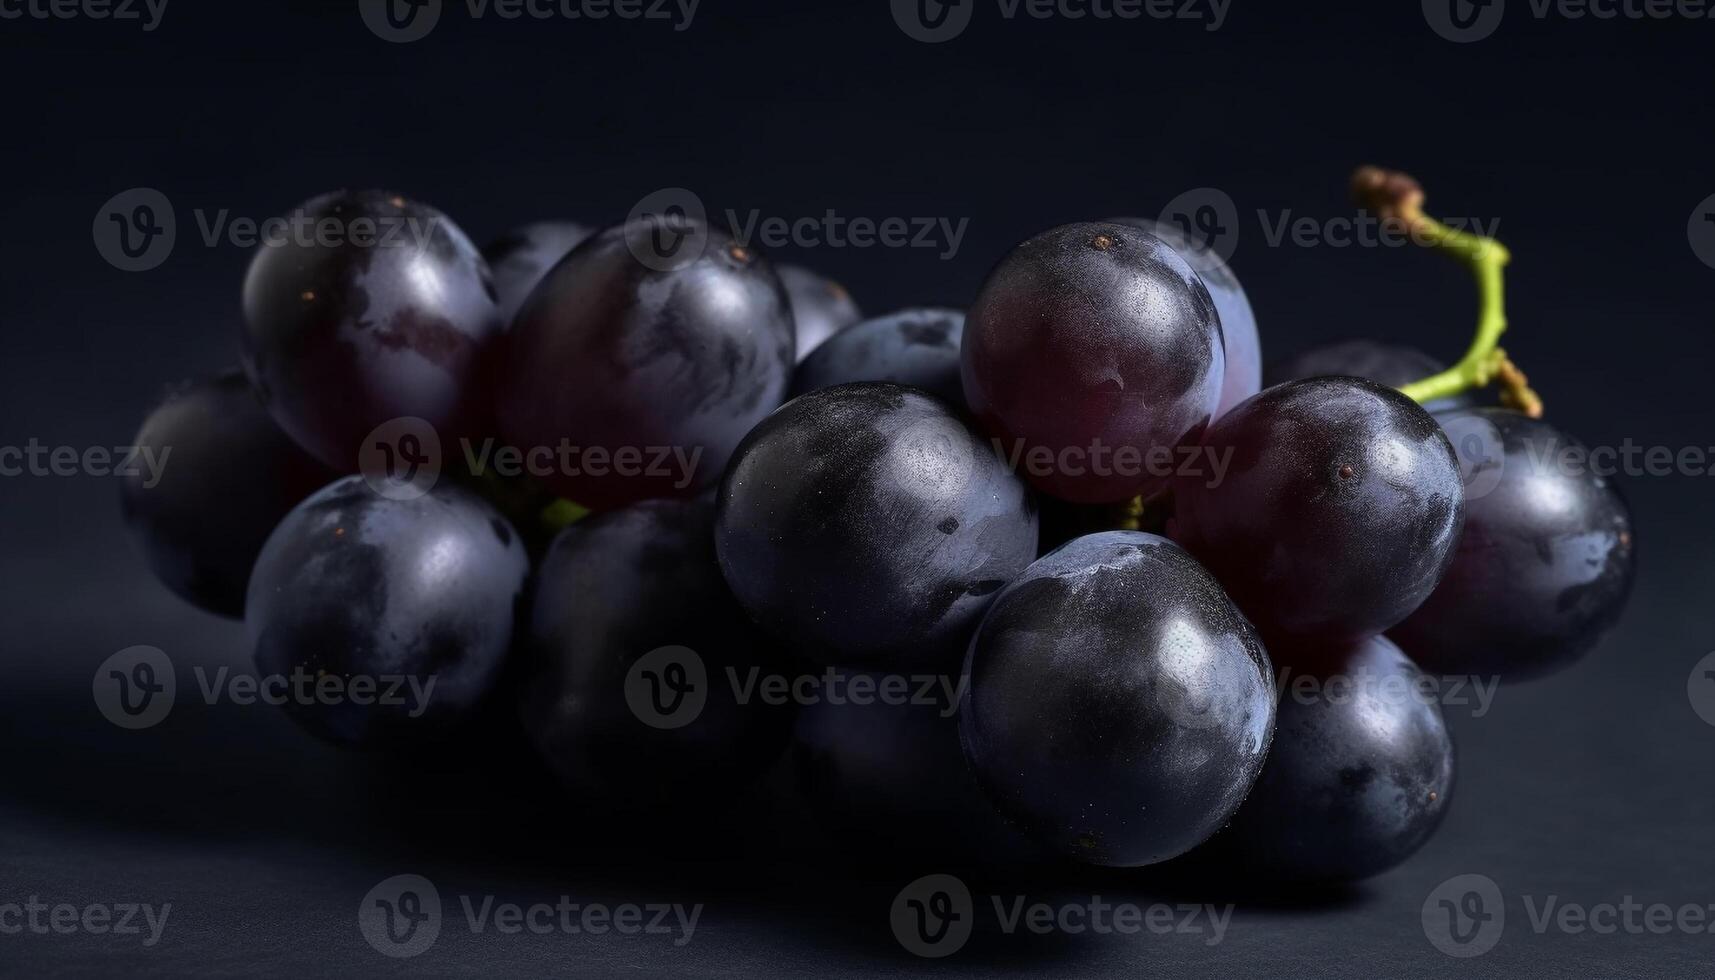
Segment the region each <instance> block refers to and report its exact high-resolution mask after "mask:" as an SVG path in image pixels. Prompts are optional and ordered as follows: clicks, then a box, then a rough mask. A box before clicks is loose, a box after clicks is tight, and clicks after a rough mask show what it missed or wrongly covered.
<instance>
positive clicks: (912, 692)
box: [792, 671, 1035, 863]
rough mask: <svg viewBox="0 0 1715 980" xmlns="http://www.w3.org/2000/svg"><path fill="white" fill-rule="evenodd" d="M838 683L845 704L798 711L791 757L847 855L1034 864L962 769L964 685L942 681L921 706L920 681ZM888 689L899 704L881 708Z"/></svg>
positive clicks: (849, 676)
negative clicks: (851, 851) (961, 701)
mask: <svg viewBox="0 0 1715 980" xmlns="http://www.w3.org/2000/svg"><path fill="white" fill-rule="evenodd" d="M839 676H840V684H841V686H840V687H839V688H838V689H837V691H838V694H837V697H838V700H835V696H834V695H830V696H824V697H822V698H821V699H819V700H817V701H815V702H814V703H812V704H809V705H806V706H805V707H804V708H803V710H802V711H800V713H799V715H798V725H797V729H796V736H795V739H794V744H793V753H792V754H793V763H794V765H793V772H794V775H795V777H796V780H797V784H798V787H799V789H800V791H801V792H803V793H804V795H805V796H806V797H807V798H808V799H809V801H810V802H811V804H812V806H813V807H814V809H815V812H816V815H817V818H818V820H820V821H821V822H822V824H823V826H824V827H825V828H826V829H827V830H828V831H829V833H830V835H831V836H832V837H833V838H834V839H836V840H837V841H839V843H840V846H841V847H842V848H853V849H857V850H859V851H861V852H862V853H863V854H864V855H865V856H872V855H873V856H882V857H886V858H894V859H896V858H899V857H913V858H930V857H933V858H935V859H937V860H943V861H945V860H958V859H964V860H970V861H981V862H983V863H990V862H995V861H1007V862H1020V861H1027V860H1030V859H1031V858H1032V857H1034V856H1035V854H1034V850H1033V848H1032V847H1031V846H1030V845H1029V843H1028V842H1026V841H1025V840H1024V839H1023V838H1022V837H1021V836H1020V835H1019V834H1018V832H1017V831H1016V830H1014V829H1013V828H1012V827H1010V826H1008V825H1007V824H1006V823H1005V822H1004V821H1003V820H1002V819H1001V817H1000V815H999V814H998V813H997V812H995V809H994V807H993V805H991V804H990V803H989V801H988V798H987V797H985V796H984V795H983V794H982V792H981V790H979V789H978V788H977V784H976V781H975V779H973V778H972V776H971V773H970V770H969V769H968V768H967V767H966V766H965V755H964V750H963V749H962V748H960V746H959V719H958V714H957V710H958V697H957V693H958V691H959V687H958V685H959V683H960V678H959V675H955V674H948V675H943V676H942V677H941V678H940V679H939V680H940V681H941V682H942V685H943V686H937V687H934V688H933V689H932V690H931V691H930V692H929V693H930V694H932V695H933V697H932V698H926V697H921V695H923V694H924V691H923V688H922V685H921V683H920V682H919V681H918V679H917V678H904V677H901V676H899V675H878V674H866V673H862V672H859V671H840V673H839ZM901 682H904V683H903V685H902V686H899V685H901ZM889 683H893V684H895V685H896V688H895V690H896V691H897V692H898V694H897V695H896V696H894V697H892V698H891V699H884V698H883V697H882V696H881V695H880V693H879V692H880V691H881V690H882V688H883V686H884V685H887V684H889ZM854 684H857V685H867V686H866V687H861V688H860V687H854V686H853V685H854ZM949 690H951V691H952V692H954V693H953V696H951V697H948V696H947V691H949ZM854 692H857V693H855V694H854Z"/></svg>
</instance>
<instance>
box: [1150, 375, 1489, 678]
mask: <svg viewBox="0 0 1715 980" xmlns="http://www.w3.org/2000/svg"><path fill="white" fill-rule="evenodd" d="M1204 446H1205V449H1207V450H1209V451H1211V452H1212V453H1214V454H1215V456H1216V458H1217V459H1218V458H1222V457H1224V458H1226V459H1227V460H1228V462H1227V464H1226V466H1227V470H1226V472H1225V473H1224V474H1222V475H1218V476H1217V474H1216V473H1215V468H1214V466H1213V465H1210V466H1208V467H1206V468H1205V472H1203V473H1200V474H1186V475H1182V476H1180V477H1179V478H1178V479H1177V480H1175V482H1174V516H1173V520H1172V522H1171V523H1170V525H1169V528H1170V533H1171V535H1172V537H1173V539H1174V540H1176V541H1178V542H1179V543H1180V544H1182V545H1184V546H1185V548H1186V550H1188V551H1190V552H1191V553H1192V554H1193V555H1196V556H1197V558H1198V560H1200V561H1202V562H1203V564H1205V565H1207V566H1208V568H1209V570H1210V571H1212V572H1214V573H1215V577H1216V578H1218V579H1220V580H1221V584H1222V585H1224V586H1226V589H1227V591H1228V592H1229V593H1230V594H1231V595H1232V597H1233V599H1234V601H1236V602H1237V603H1238V604H1239V607H1240V608H1241V609H1243V610H1244V611H1245V614H1246V615H1248V616H1249V617H1250V618H1251V621H1252V622H1254V623H1255V624H1256V625H1257V627H1258V628H1259V629H1260V630H1262V633H1263V636H1264V637H1266V638H1267V639H1268V641H1269V643H1270V644H1271V646H1272V645H1273V644H1274V641H1275V640H1276V639H1278V638H1284V637H1292V638H1303V639H1319V640H1328V641H1334V640H1357V639H1362V638H1364V637H1367V636H1372V635H1375V634H1377V633H1381V632H1384V631H1385V630H1387V629H1388V628H1390V627H1392V626H1393V625H1395V624H1396V623H1398V622H1399V621H1400V620H1402V619H1404V618H1405V617H1406V616H1407V615H1409V614H1410V613H1411V611H1412V610H1414V609H1416V608H1417V607H1418V606H1419V605H1420V604H1421V603H1422V602H1423V600H1424V599H1426V598H1428V596H1429V593H1430V591H1431V590H1432V589H1434V588H1435V583H1437V582H1439V581H1440V580H1441V575H1442V573H1443V572H1445V571H1446V569H1447V565H1448V563H1449V562H1451V561H1452V560H1453V550H1454V547H1455V546H1456V545H1457V544H1458V541H1459V529H1460V526H1461V524H1462V522H1463V520H1464V513H1465V505H1464V497H1465V494H1464V488H1463V486H1462V485H1461V482H1460V479H1459V463H1458V460H1457V459H1456V458H1455V457H1454V454H1453V447H1452V446H1451V445H1449V444H1448V442H1447V436H1446V435H1445V434H1444V433H1443V432H1442V431H1441V427H1440V426H1439V425H1437V424H1436V422H1435V419H1434V418H1432V417H1431V416H1430V415H1429V413H1428V412H1425V411H1424V410H1423V409H1422V408H1420V407H1418V406H1417V404H1416V403H1414V402H1412V401H1411V400H1410V399H1409V398H1406V397H1405V396H1404V395H1402V394H1400V393H1399V392H1397V391H1395V390H1393V389H1392V388H1384V387H1382V386H1381V385H1377V384H1373V383H1371V382H1368V381H1364V380H1361V379H1358V378H1311V379H1307V380H1304V381H1294V382H1291V383H1289V384H1284V385H1280V386H1279V387H1275V388H1269V389H1266V390H1265V391H1263V392H1262V393H1261V394H1259V395H1257V396H1256V397H1254V398H1251V399H1250V400H1249V401H1246V402H1244V403H1242V404H1240V405H1239V406H1238V407H1237V408H1235V409H1233V411H1232V412H1230V413H1228V414H1227V415H1226V416H1225V417H1223V418H1222V419H1221V420H1220V421H1219V422H1216V423H1215V424H1214V425H1213V426H1211V427H1210V429H1209V432H1208V434H1207V435H1206V436H1205V437H1204Z"/></svg>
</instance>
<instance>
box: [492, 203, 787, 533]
mask: <svg viewBox="0 0 1715 980" xmlns="http://www.w3.org/2000/svg"><path fill="white" fill-rule="evenodd" d="M663 234H664V235H665V236H667V238H668V239H670V241H669V246H670V247H672V248H673V249H675V251H674V252H673V253H672V254H671V255H669V254H667V253H665V252H663V254H662V255H661V256H655V255H653V254H651V253H648V252H644V251H643V246H644V245H647V244H648V243H649V242H650V241H652V238H651V236H652V235H653V236H655V237H657V238H659V237H661V235H663ZM691 242H702V243H704V245H703V247H702V248H701V250H700V251H693V250H691V249H684V248H682V246H683V245H685V244H687V243H691ZM637 252H642V253H643V257H644V258H649V259H650V260H651V261H649V262H647V263H646V262H645V261H643V260H642V259H641V258H640V257H639V255H638V254H634V253H637ZM656 259H662V261H656ZM667 259H670V260H671V261H666V260H667ZM506 347H507V357H506V368H505V371H506V374H505V376H506V378H507V379H508V383H507V384H506V385H504V386H503V387H502V390H501V392H500V399H499V404H500V412H499V415H500V425H501V431H502V434H503V435H505V436H506V438H507V440H508V441H509V442H510V443H512V445H514V446H516V447H518V448H520V449H524V450H526V451H529V452H535V451H547V452H552V451H554V450H555V449H556V447H562V446H564V447H572V448H575V450H576V454H575V456H573V457H568V458H569V459H570V465H561V464H559V463H556V464H555V465H553V466H551V467H549V469H548V472H547V473H546V474H544V479H545V482H547V483H548V485H549V486H551V487H552V488H553V489H554V490H555V491H556V492H558V493H560V494H561V495H563V496H565V497H569V498H571V499H572V500H575V501H577V502H578V503H580V504H582V505H584V506H585V507H590V508H593V509H596V510H611V509H613V508H616V507H621V506H624V505H626V504H628V503H633V502H636V501H639V500H645V499H649V498H655V497H691V496H695V495H696V494H697V493H698V492H699V491H700V490H701V489H703V488H705V487H707V486H709V485H711V484H712V483H714V481H715V480H717V479H719V477H720V474H721V471H722V470H723V469H724V468H725V467H726V463H727V459H728V458H729V457H730V456H731V455H732V451H733V449H734V448H735V447H736V446H737V445H738V442H739V440H740V439H742V438H743V437H744V434H745V433H746V432H749V431H750V429H751V428H752V427H753V426H755V425H756V423H757V422H760V421H761V420H762V419H763V418H764V417H766V416H767V415H768V413H769V412H771V411H773V410H774V409H775V408H776V407H778V406H779V405H780V402H781V400H782V399H783V398H784V397H785V394H786V386H787V384H788V383H789V381H790V379H791V372H792V365H793V363H794V359H793V335H792V315H791V311H790V310H789V309H788V306H787V299H786V290H785V289H784V288H783V287H782V286H781V284H780V279H779V278H778V277H777V276H776V275H775V274H774V271H773V269H772V268H771V267H770V266H769V264H768V262H767V261H766V260H764V259H763V258H762V257H761V256H759V255H758V254H756V253H755V252H754V251H752V250H750V249H749V248H746V247H744V246H742V245H740V244H738V243H737V242H735V241H733V240H732V239H731V238H730V237H728V236H727V235H726V234H725V233H723V232H719V231H715V230H711V229H708V228H706V227H704V226H701V225H695V226H686V227H685V228H665V229H663V228H660V227H658V226H652V225H651V224H649V223H648V222H646V221H643V220H641V219H640V220H639V221H637V222H633V223H632V224H631V225H629V226H618V227H614V228H609V229H607V230H605V231H603V232H601V233H599V234H597V235H596V236H595V237H594V238H591V239H590V240H589V241H587V242H585V243H584V244H583V245H582V246H580V247H579V248H578V249H577V250H576V251H574V252H573V253H572V254H571V255H569V256H567V257H566V260H565V261H563V262H561V263H560V264H559V265H557V266H555V267H554V269H553V271H552V272H550V273H549V274H548V277H547V278H546V279H544V280H543V281H542V283H541V285H540V286H538V287H537V289H536V291H535V292H534V293H532V294H531V296H530V299H529V301H528V302H526V303H525V304H524V308H523V309H522V310H520V311H519V314H518V319H517V322H515V323H514V324H513V328H512V332H511V334H510V335H509V336H508V339H507V344H506Z"/></svg>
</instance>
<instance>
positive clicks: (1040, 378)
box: [963, 223, 1225, 503]
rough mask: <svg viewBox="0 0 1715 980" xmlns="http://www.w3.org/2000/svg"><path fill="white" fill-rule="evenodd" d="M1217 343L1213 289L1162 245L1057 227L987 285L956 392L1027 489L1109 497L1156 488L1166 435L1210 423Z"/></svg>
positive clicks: (1133, 234) (1182, 435) (1169, 441)
mask: <svg viewBox="0 0 1715 980" xmlns="http://www.w3.org/2000/svg"><path fill="white" fill-rule="evenodd" d="M1221 344H1222V340H1221V325H1220V317H1219V315H1218V314H1217V313H1216V312H1215V303H1214V300H1213V299H1212V298H1211V297H1210V295H1209V290H1208V289H1207V287H1205V286H1204V285H1203V281H1202V280H1201V279H1199V278H1198V276H1197V273H1196V272H1194V271H1193V270H1192V268H1191V266H1189V265H1188V264H1186V262H1185V259H1184V258H1182V257H1181V256H1180V255H1179V253H1177V252H1175V251H1174V250H1173V249H1172V248H1171V247H1170V246H1168V245H1167V243H1165V242H1163V241H1161V240H1160V239H1159V238H1156V237H1154V236H1153V235H1150V234H1148V233H1147V232H1144V231H1141V230H1139V229H1137V228H1133V227H1131V226H1130V225H1122V224H1114V223H1084V224H1073V225H1062V226H1061V227H1059V228H1055V229H1053V230H1051V231H1047V232H1044V233H1043V234H1041V235H1038V236H1037V237H1035V238H1032V239H1031V240H1030V241H1027V242H1025V243H1024V244H1023V245H1020V246H1019V247H1018V248H1016V249H1014V250H1013V252H1012V254H1010V255H1008V256H1007V257H1006V258H1005V259H1003V260H1002V261H1001V263H1000V265H999V266H997V267H996V268H995V270H994V271H993V272H992V273H990V274H989V278H988V281H987V282H985V283H984V284H983V288H982V292H981V293H980V294H979V295H978V296H977V300H976V303H975V304H973V305H972V307H971V310H970V320H969V322H968V323H967V325H966V330H965V342H964V349H963V377H964V388H965V398H966V401H967V402H968V403H969V405H970V408H971V411H972V412H973V413H974V414H975V416H976V418H977V419H978V420H979V421H980V422H981V424H982V425H983V427H984V428H985V429H986V430H987V431H988V432H989V434H990V435H992V436H994V437H995V438H997V439H999V440H1000V441H1001V443H1002V445H1003V447H1004V452H1005V453H1006V454H1007V455H1008V457H1009V458H1014V457H1016V458H1018V459H1021V460H1024V461H1025V465H1023V466H1022V467H1021V468H1022V470H1023V471H1024V472H1025V474H1026V476H1027V478H1028V479H1029V480H1030V482H1031V483H1032V484H1033V485H1034V486H1035V487H1036V488H1037V489H1039V490H1042V491H1044V492H1046V493H1049V494H1052V495H1054V496H1056V497H1060V498H1063V499H1065V500H1070V501H1073V502H1075V503H1114V502H1117V501H1120V500H1125V499H1127V498H1130V497H1135V496H1139V495H1148V494H1150V493H1153V492H1154V491H1156V490H1158V489H1160V488H1161V487H1162V486H1163V485H1164V484H1165V482H1166V480H1167V477H1168V474H1169V473H1171V461H1172V456H1171V453H1172V451H1173V449H1174V447H1177V446H1179V445H1180V444H1182V443H1185V442H1195V441H1196V437H1197V436H1198V435H1199V434H1200V433H1201V431H1202V430H1203V428H1204V427H1205V426H1206V425H1208V423H1209V418H1210V415H1211V414H1212V413H1213V412H1214V410H1215V406H1216V405H1217V404H1218V403H1219V401H1220V396H1221V385H1222V381H1223V378H1224V364H1225V355H1224V354H1223V352H1222V347H1221ZM1122 450H1123V452H1124V453H1125V454H1126V455H1125V457H1124V458H1116V457H1114V456H1113V455H1112V454H1114V453H1115V452H1116V451H1122ZM1161 453H1167V454H1169V455H1168V456H1167V458H1166V459H1167V464H1168V465H1165V466H1164V465H1162V464H1161V463H1160V461H1159V459H1157V458H1156V457H1158V456H1159V454H1161ZM1032 457H1035V458H1037V459H1040V460H1042V462H1040V463H1034V462H1031V459H1032Z"/></svg>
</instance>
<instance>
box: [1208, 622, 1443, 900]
mask: <svg viewBox="0 0 1715 980" xmlns="http://www.w3.org/2000/svg"><path fill="white" fill-rule="evenodd" d="M1292 659H1294V660H1297V661H1299V662H1302V663H1315V664H1318V667H1317V668H1316V669H1315V670H1313V671H1309V672H1302V673H1295V674H1292V675H1290V676H1286V677H1284V678H1283V679H1282V681H1281V688H1282V692H1283V693H1282V696H1281V699H1280V714H1279V718H1278V720H1277V721H1276V723H1275V731H1274V747H1273V748H1272V749H1271V750H1270V751H1269V756H1268V764H1267V765H1266V766H1264V767H1263V771H1262V776H1261V778H1259V779H1258V780H1257V781H1256V786H1255V787H1254V788H1253V789H1252V790H1251V794H1250V798H1249V799H1247V800H1246V801H1245V804H1244V806H1243V807H1241V808H1240V809H1239V812H1238V816H1236V817H1234V818H1233V823H1232V826H1231V827H1230V828H1229V829H1228V830H1227V831H1226V832H1225V833H1223V834H1222V835H1221V837H1220V838H1219V839H1218V841H1217V843H1216V844H1215V845H1214V846H1215V847H1216V848H1217V849H1219V850H1223V851H1226V852H1227V853H1230V854H1234V855H1236V856H1237V857H1238V859H1239V863H1240V864H1241V865H1242V867H1244V868H1245V869H1246V872H1247V874H1254V873H1257V872H1261V873H1262V874H1264V875H1268V876H1270V877H1275V878H1283V879H1293V880H1309V881H1351V880H1356V879H1359V878H1367V877H1369V876H1371V875H1374V874H1379V873H1381V872H1383V871H1386V870H1387V869H1388V868H1391V867H1393V866H1394V865H1396V864H1398V863H1400V862H1401V861H1404V860H1405V859H1406V858H1407V857H1409V856H1411V854H1412V853H1413V852H1415V851H1416V850H1417V849H1418V848H1420V847H1422V846H1423V844H1424V842H1425V841H1427V840H1428V839H1429V837H1430V835H1432V834H1433V833H1434V832H1435V828H1436V827H1437V826H1438V825H1439V824H1440V823H1441V817H1442V815H1443V814H1444V813H1445V812H1446V810H1447V804H1448V799H1449V796H1450V794H1451V792H1452V789H1453V742H1452V739H1451V738H1450V737H1449V736H1448V734H1447V725H1446V722H1445V721H1444V720H1443V719H1442V716H1441V708H1440V706H1439V705H1438V704H1437V703H1436V701H1435V696H1434V694H1433V691H1432V690H1431V689H1429V688H1426V687H1424V686H1422V685H1423V680H1424V678H1423V674H1422V672H1421V671H1419V670H1418V669H1417V667H1416V666H1415V665H1414V664H1413V663H1412V662H1411V661H1410V660H1408V659H1407V658H1406V656H1405V655H1404V654H1403V653H1401V652H1400V651H1399V648H1398V647H1396V646H1394V645H1393V644H1392V643H1390V642H1388V641H1387V640H1386V639H1384V638H1382V637H1371V638H1369V639H1368V640H1363V641H1360V642H1359V643H1358V644H1357V645H1356V646H1355V647H1352V648H1349V649H1347V650H1345V651H1344V652H1335V653H1324V652H1318V651H1294V656H1293V658H1292Z"/></svg>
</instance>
